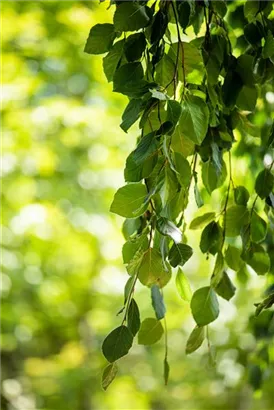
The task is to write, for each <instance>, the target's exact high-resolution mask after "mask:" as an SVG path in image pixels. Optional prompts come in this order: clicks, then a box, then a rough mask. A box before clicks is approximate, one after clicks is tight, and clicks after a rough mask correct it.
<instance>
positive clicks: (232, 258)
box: [225, 245, 243, 271]
mask: <svg viewBox="0 0 274 410" xmlns="http://www.w3.org/2000/svg"><path fill="white" fill-rule="evenodd" d="M241 253H242V252H241V250H240V249H238V248H236V247H235V246H231V245H228V248H227V250H226V252H225V260H226V263H227V265H228V266H229V267H230V269H233V270H235V271H238V270H239V269H240V268H241V266H242V265H243V261H242V258H241Z"/></svg>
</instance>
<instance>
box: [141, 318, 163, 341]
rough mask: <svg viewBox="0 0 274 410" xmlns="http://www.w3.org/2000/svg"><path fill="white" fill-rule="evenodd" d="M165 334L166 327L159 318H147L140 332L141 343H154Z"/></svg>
mask: <svg viewBox="0 0 274 410" xmlns="http://www.w3.org/2000/svg"><path fill="white" fill-rule="evenodd" d="M163 334H164V329H163V326H162V324H161V322H159V320H157V319H154V318H148V319H145V320H144V321H143V322H142V323H141V328H140V330H139V333H138V343H139V345H153V344H154V343H156V342H158V340H160V339H161V337H162V336H163Z"/></svg>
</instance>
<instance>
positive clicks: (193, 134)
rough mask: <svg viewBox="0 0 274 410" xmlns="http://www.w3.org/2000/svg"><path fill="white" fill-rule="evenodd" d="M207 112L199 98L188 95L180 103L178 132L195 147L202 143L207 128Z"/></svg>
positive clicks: (204, 104) (205, 106)
mask: <svg viewBox="0 0 274 410" xmlns="http://www.w3.org/2000/svg"><path fill="white" fill-rule="evenodd" d="M208 120H209V111H208V107H207V105H206V103H205V102H204V101H203V100H202V99H201V98H199V97H196V96H194V95H188V96H187V97H186V99H185V100H184V101H183V103H182V115H181V118H180V122H179V129H180V132H181V133H182V134H183V135H184V136H186V137H187V138H189V139H190V140H191V141H193V142H194V143H195V144H197V145H201V143H202V142H203V140H204V138H205V136H206V133H207V128H208Z"/></svg>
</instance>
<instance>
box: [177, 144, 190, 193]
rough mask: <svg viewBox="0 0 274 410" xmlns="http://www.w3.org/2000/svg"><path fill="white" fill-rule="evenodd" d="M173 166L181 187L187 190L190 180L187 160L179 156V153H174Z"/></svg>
mask: <svg viewBox="0 0 274 410" xmlns="http://www.w3.org/2000/svg"><path fill="white" fill-rule="evenodd" d="M174 165H175V168H176V171H177V173H178V174H177V178H178V180H179V182H180V184H181V186H182V187H185V188H187V187H188V186H189V184H190V180H191V167H190V165H189V162H188V160H187V159H185V158H184V157H183V155H181V154H179V152H174Z"/></svg>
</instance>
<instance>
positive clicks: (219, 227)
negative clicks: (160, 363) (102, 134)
mask: <svg viewBox="0 0 274 410" xmlns="http://www.w3.org/2000/svg"><path fill="white" fill-rule="evenodd" d="M110 7H113V8H115V11H114V14H113V24H109V23H104V22H100V23H98V24H96V25H95V26H93V27H92V28H91V30H90V33H89V36H88V39H87V42H86V45H85V52H87V53H89V54H105V55H104V57H103V68H104V72H105V75H106V78H107V80H108V81H109V82H112V83H113V91H114V92H116V93H121V94H123V95H126V96H127V97H128V99H129V102H128V105H127V106H126V108H125V110H124V112H123V114H122V122H121V125H120V126H121V129H122V130H123V131H124V132H125V133H127V132H128V131H129V129H130V128H131V127H132V126H133V124H135V123H136V122H138V126H139V136H138V139H137V143H136V148H135V149H134V150H133V151H132V152H131V153H130V154H129V155H128V157H127V159H126V164H125V169H124V177H125V185H124V186H123V187H121V188H119V189H118V191H117V192H116V194H115V196H114V199H113V202H112V204H111V207H110V211H111V212H113V213H116V214H118V215H120V216H122V217H124V218H126V219H125V221H124V223H123V227H122V231H123V235H124V237H125V244H124V246H123V249H122V257H123V262H124V264H125V266H126V270H127V272H128V274H129V279H128V281H127V282H126V284H125V291H124V303H123V307H122V309H121V311H120V312H119V314H120V315H121V324H120V326H118V327H117V328H116V329H114V330H113V331H112V332H111V333H110V334H109V335H107V337H106V338H105V340H104V342H103V346H102V350H103V354H104V356H105V357H106V359H107V360H108V362H109V365H108V366H107V367H106V368H105V370H104V372H103V378H102V386H103V388H104V389H106V388H107V387H108V386H109V384H110V383H111V382H112V380H113V379H114V377H115V376H116V373H117V361H118V360H119V359H120V358H121V357H123V356H125V355H126V354H127V353H128V352H129V350H130V348H131V346H132V344H133V339H134V338H135V337H136V338H137V341H138V343H139V344H141V345H152V344H154V343H156V342H157V341H158V340H160V339H161V338H162V337H164V340H165V352H164V353H163V359H164V368H163V374H164V381H165V383H167V382H168V377H169V363H168V342H167V325H166V320H165V313H166V309H168V306H167V307H166V306H165V302H164V287H165V286H166V284H167V283H168V282H169V280H170V278H171V275H172V274H173V275H176V286H177V290H178V292H179V295H180V296H181V298H182V299H183V300H184V301H186V302H187V303H190V307H191V312H192V315H193V318H194V320H195V322H196V326H195V328H194V329H192V330H191V331H190V332H189V333H190V334H189V338H188V340H187V341H186V347H185V351H186V354H190V353H193V352H194V351H196V350H197V349H199V347H200V346H201V345H202V343H203V342H204V339H208V344H209V346H210V341H209V337H208V328H209V326H210V323H212V322H213V321H215V320H216V319H217V318H218V315H219V302H218V300H219V298H224V299H226V300H230V299H232V298H233V296H234V295H235V292H236V291H237V290H236V287H235V284H234V283H233V282H232V280H231V277H230V276H231V275H230V272H231V270H233V271H235V272H237V278H238V279H239V281H240V282H242V283H243V284H244V285H246V284H247V282H248V280H249V275H248V271H250V269H251V270H252V271H255V272H256V274H257V275H266V277H267V280H266V283H267V287H266V289H265V297H264V298H263V299H262V300H254V301H253V303H254V305H255V307H254V310H255V316H258V315H260V314H262V313H261V312H263V311H265V310H267V309H269V308H271V306H272V305H273V303H274V293H273V291H274V285H273V275H274V252H273V249H274V242H273V233H274V213H273V208H274V194H273V184H274V176H273V168H274V167H273V164H274V160H273V140H274V127H273V113H272V112H270V110H269V106H268V104H267V99H269V98H273V96H274V95H273V78H274V66H273V64H274V36H273V35H274V10H273V2H272V1H241V2H237V1H236V2H230V1H222V0H221V1H208V0H205V1H192V0H182V1H173V0H166V1H165V0H161V1H159V0H156V1H116V0H112V1H111V2H110ZM241 157H245V158H247V161H246V165H245V166H246V170H245V172H246V174H248V175H249V178H251V179H252V180H253V181H254V184H253V188H252V190H250V189H248V187H247V186H236V184H235V182H234V176H235V175H236V174H237V167H235V166H234V163H235V159H236V158H237V159H239V158H241ZM212 195H213V197H214V201H213V200H212ZM191 197H194V198H195V201H196V206H197V208H201V213H200V215H199V216H198V217H196V218H194V219H193V220H192V221H191V222H190V223H189V224H188V223H187V222H186V219H185V212H186V210H187V207H188V206H189V203H190V198H191ZM204 204H208V205H209V206H210V207H211V210H210V211H209V210H208V208H207V211H206V212H203V206H204ZM190 206H192V205H190ZM188 230H196V231H197V235H200V250H201V251H202V253H204V257H205V258H214V260H215V265H214V268H213V271H212V272H208V284H207V286H202V287H200V288H198V289H195V290H194V292H192V290H191V287H190V284H189V281H188V278H187V275H186V274H185V272H184V271H183V270H182V267H183V266H184V264H185V263H186V262H187V261H188V260H190V258H193V257H195V249H193V247H192V244H191V243H190V242H189V241H188ZM138 282H139V283H141V285H143V286H147V287H149V288H150V290H151V303H152V306H153V308H154V311H155V317H150V318H145V319H144V320H142V321H141V320H140V312H139V307H138V304H137V300H136V299H135V298H134V290H135V287H136V284H137V283H138ZM248 297H249V296H248V292H247V293H246V298H247V299H248ZM271 323H272V325H271ZM262 327H263V329H264V330H262ZM259 328H260V329H259ZM253 330H254V334H255V336H256V332H257V333H258V332H260V331H264V332H265V333H266V335H268V337H269V339H268V340H269V344H270V340H271V335H272V336H273V333H274V330H273V311H271V310H268V311H267V312H266V314H265V316H264V322H263V324H262V323H261V324H260V326H259V327H258V325H256V324H254V328H253ZM269 344H268V342H266V350H267V349H268V348H269ZM267 363H268V360H267V359H266V360H265V364H264V366H261V365H260V364H255V365H252V366H251V367H250V373H249V375H250V382H251V384H252V385H253V387H254V388H256V386H258V385H260V383H261V381H262V378H263V372H264V371H266V366H267Z"/></svg>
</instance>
